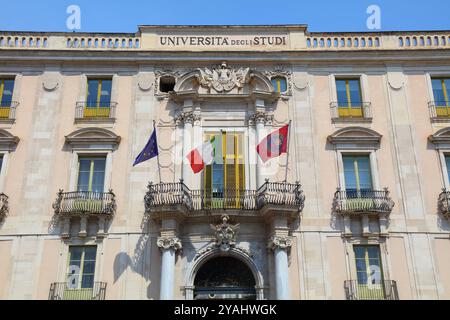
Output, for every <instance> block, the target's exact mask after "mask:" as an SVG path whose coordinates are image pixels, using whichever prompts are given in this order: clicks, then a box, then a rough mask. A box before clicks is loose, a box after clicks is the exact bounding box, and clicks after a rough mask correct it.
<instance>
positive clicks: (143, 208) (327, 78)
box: [0, 25, 450, 300]
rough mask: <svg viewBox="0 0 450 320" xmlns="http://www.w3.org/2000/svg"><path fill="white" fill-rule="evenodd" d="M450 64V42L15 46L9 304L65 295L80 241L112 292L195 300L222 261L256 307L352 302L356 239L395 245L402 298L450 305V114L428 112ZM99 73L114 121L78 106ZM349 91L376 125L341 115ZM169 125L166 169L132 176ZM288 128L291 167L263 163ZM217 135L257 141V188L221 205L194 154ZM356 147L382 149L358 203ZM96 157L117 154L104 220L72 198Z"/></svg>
mask: <svg viewBox="0 0 450 320" xmlns="http://www.w3.org/2000/svg"><path fill="white" fill-rule="evenodd" d="M449 61H450V31H434V32H389V33H382V32H381V33H368V34H365V33H310V32H308V31H307V27H306V26H304V25H299V26H211V27H206V26H202V27H200V26H159V27H157V26H141V27H140V28H139V32H137V33H136V34H82V33H76V34H71V33H67V34H66V33H22V32H2V33H0V78H2V77H3V78H4V77H8V78H11V77H13V78H14V79H15V85H14V93H13V100H14V102H16V104H15V107H14V108H15V110H14V115H13V119H12V120H13V121H11V119H8V121H0V153H1V154H2V156H3V158H2V167H1V171H0V192H1V193H3V195H0V200H1V203H0V205H1V206H2V207H1V214H0V270H2V272H1V274H0V299H48V298H49V297H52V298H55V297H56V296H58V295H57V294H56V293H55V292H56V291H57V287H56V286H54V284H57V283H64V282H66V280H67V273H68V270H67V268H68V259H69V247H70V246H96V247H97V251H96V258H95V261H96V262H95V281H96V282H102V283H105V284H106V289H102V290H104V291H102V292H103V293H102V294H103V296H102V297H101V298H104V299H180V300H181V299H193V298H194V297H195V296H196V294H197V293H198V292H196V290H198V288H196V286H195V282H196V276H197V274H198V273H199V270H201V268H202V266H203V265H205V264H206V263H207V262H208V261H213V260H214V259H216V258H218V257H231V258H235V259H237V260H239V261H241V262H243V263H244V264H245V265H246V266H247V267H248V269H249V270H250V271H251V274H252V275H253V277H254V279H252V281H253V280H254V285H253V284H252V285H253V286H254V295H255V297H256V298H257V299H294V300H309V299H347V298H348V299H350V298H355V297H356V296H355V295H354V292H353V291H354V290H355V289H354V288H353V289H352V287H351V286H350V283H351V282H349V281H351V280H357V270H356V265H355V253H354V249H353V248H354V246H355V245H374V246H377V247H378V248H379V252H380V261H381V268H382V270H383V271H382V274H383V279H384V280H389V281H391V283H392V281H395V291H396V292H395V297H396V298H399V299H450V276H449V273H448V270H449V269H450V224H449V216H450V214H449V212H450V210H449V199H450V196H449V195H448V194H447V192H446V190H448V189H449V187H450V185H449V179H448V174H447V168H446V161H445V156H446V154H447V153H450V138H449V137H450V135H449V132H450V118H449V117H439V116H436V113H435V112H434V113H433V110H435V109H434V107H433V104H432V103H429V102H430V101H431V102H432V101H434V100H435V99H434V97H433V90H432V86H431V79H432V78H433V77H436V76H439V77H450V63H449ZM93 77H96V78H105V77H108V78H110V79H112V90H111V101H114V103H115V110H114V115H110V117H109V118H108V119H103V120H104V121H101V120H100V121H98V119H95V120H92V121H91V120H89V119H87V120H86V119H80V118H83V114H82V113H81V114H80V113H78V111H77V105H78V106H79V102H80V101H83V100H85V97H86V92H87V85H86V83H87V79H89V78H93ZM276 78H281V79H284V81H285V83H286V90H282V92H278V90H277V88H276V86H275V85H274V82H273V80H275V79H276ZM340 78H352V79H353V78H358V79H359V80H360V83H361V94H362V98H363V99H364V101H365V102H367V104H365V107H364V108H365V109H364V110H363V116H362V117H357V118H356V119H341V118H340V117H339V116H338V111H337V109H336V104H335V103H334V102H336V101H337V100H338V97H337V94H336V79H340ZM166 81H168V82H166ZM171 81H173V83H172V84H173V87H172V88H170V90H164V88H163V85H164V84H166V83H169V84H170V83H171ZM166 91H167V92H166ZM10 117H11V116H10ZM80 120H81V121H80ZM153 123H154V124H155V127H156V130H157V135H158V144H159V157H158V159H156V158H155V159H151V160H149V161H146V162H144V163H141V164H139V165H138V166H135V167H133V166H132V164H133V161H134V159H135V157H136V156H137V155H138V154H139V152H140V151H141V150H142V148H143V147H144V145H145V144H146V142H147V140H148V138H149V136H150V134H151V132H152V130H153ZM287 124H290V137H289V153H288V156H287V155H286V154H283V155H281V156H280V157H279V158H276V159H273V160H271V161H269V162H267V163H263V162H262V161H261V159H260V157H259V156H257V154H256V145H257V144H258V143H259V142H260V141H262V140H263V139H264V137H266V136H267V135H268V134H269V133H271V132H273V131H275V130H277V129H279V128H281V127H282V126H284V125H287ZM221 130H224V131H227V130H229V131H233V132H237V133H240V134H242V135H243V137H244V138H243V141H244V142H243V143H244V145H243V148H242V149H243V155H244V159H245V164H244V168H245V170H244V174H245V179H244V181H245V189H246V191H245V193H240V194H239V198H236V196H233V197H232V202H233V201H235V200H236V199H238V200H237V201H239V205H235V204H232V205H230V206H229V207H227V208H224V207H220V208H213V207H207V206H206V205H205V202H199V200H198V199H199V197H200V198H202V193H198V192H197V193H196V191H198V190H201V189H202V188H203V181H204V180H203V174H202V173H200V174H193V172H192V170H191V167H190V164H189V162H188V161H187V159H186V157H185V156H186V155H187V154H188V152H189V151H191V150H192V149H194V148H197V147H199V146H201V145H202V144H203V143H204V142H205V139H204V137H205V134H207V133H209V132H217V131H221ZM345 154H365V155H369V158H370V169H371V173H372V179H373V187H374V189H376V190H380V191H377V192H379V193H378V194H375V195H373V196H370V197H371V198H370V199H369V200H370V201H372V202H371V203H372V204H373V203H376V205H373V206H372V207H370V208H363V210H359V211H358V210H356V211H355V210H354V209H353V208H350V207H349V203H350V202H349V200H348V194H345V174H344V166H343V155H345ZM83 155H95V156H96V155H104V156H105V158H106V165H105V178H104V180H105V181H104V186H105V190H104V191H105V194H106V195H104V196H103V197H104V198H101V199H100V198H95V197H93V198H89V199H87V200H86V199H85V198H83V199H82V200H83V201H88V203H89V204H90V207H89V208H88V209H80V202H76V201H79V199H78V200H75V202H74V201H73V200H70V199H71V198H70V193H71V192H75V191H76V190H77V175H78V159H79V157H80V156H83ZM449 169H450V168H449ZM180 181H181V182H180ZM149 183H151V184H150V185H149ZM385 188H386V189H385ZM337 189H339V191H337V192H336V190H337ZM442 189H444V191H443V190H442ZM60 190H62V191H61V192H60ZM280 197H281V198H280ZM346 197H347V198H346ZM374 199H375V200H374ZM71 201H72V202H71ZM203 201H205V199H203ZM377 201H378V202H377ZM83 203H86V202H83ZM105 203H106V204H107V205H105ZM367 203H368V202H364V204H365V205H366V204H367ZM64 204H66V205H67V206H69V207H70V206H71V207H70V208H69V209H70V210H69V209H67V208H66V207H64ZM99 206H100V207H99ZM62 207H64V208H66V209H67V210H66V211H64V210H62V209H61V208H62ZM93 208H94V209H93ZM71 210H72V211H71ZM74 212H75V213H74ZM352 290H353V291H352ZM390 290H391V288H390V287H389V288H388V287H384V288H383V291H384V295H383V297H382V298H392V297H391V296H390V293H388V292H387V291H390ZM352 292H353V293H352ZM252 294H253V293H252ZM69 296H70V295H67V294H66V293H64V294H62V295H60V296H58V297H59V298H61V297H65V298H69ZM86 297H88V298H92V296H86ZM356 298H357V297H356ZM379 298H380V297H379Z"/></svg>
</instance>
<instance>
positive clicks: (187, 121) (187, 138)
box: [175, 112, 194, 187]
mask: <svg viewBox="0 0 450 320" xmlns="http://www.w3.org/2000/svg"><path fill="white" fill-rule="evenodd" d="M175 121H176V122H177V124H183V125H184V126H183V148H182V157H183V159H182V162H181V163H182V164H183V165H182V178H183V181H184V183H185V184H186V185H187V186H188V187H191V183H192V177H193V175H192V170H191V165H190V162H189V160H188V158H186V156H187V155H188V154H189V152H191V151H192V135H193V124H194V116H193V112H182V113H180V114H179V115H178V116H177V117H176V119H175Z"/></svg>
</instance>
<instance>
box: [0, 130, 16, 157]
mask: <svg viewBox="0 0 450 320" xmlns="http://www.w3.org/2000/svg"><path fill="white" fill-rule="evenodd" d="M19 141H20V139H19V138H18V137H16V136H14V135H12V134H11V133H9V132H8V131H6V130H5V129H0V151H8V152H10V151H13V150H15V148H16V147H17V144H18V143H19Z"/></svg>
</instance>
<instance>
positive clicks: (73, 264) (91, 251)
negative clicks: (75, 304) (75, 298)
mask: <svg viewBox="0 0 450 320" xmlns="http://www.w3.org/2000/svg"><path fill="white" fill-rule="evenodd" d="M96 255H97V247H96V246H72V247H70V248H69V262H68V263H69V265H68V266H67V288H68V289H69V290H77V289H78V290H80V289H91V290H87V292H91V291H92V289H93V288H94V281H95V259H96Z"/></svg>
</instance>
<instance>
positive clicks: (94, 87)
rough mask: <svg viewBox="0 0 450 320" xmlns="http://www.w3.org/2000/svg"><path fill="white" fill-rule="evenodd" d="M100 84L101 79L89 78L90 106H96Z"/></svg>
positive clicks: (88, 98)
mask: <svg viewBox="0 0 450 320" xmlns="http://www.w3.org/2000/svg"><path fill="white" fill-rule="evenodd" d="M98 85H99V80H88V96H87V103H88V106H91V107H95V106H96V103H97V98H98Z"/></svg>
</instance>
